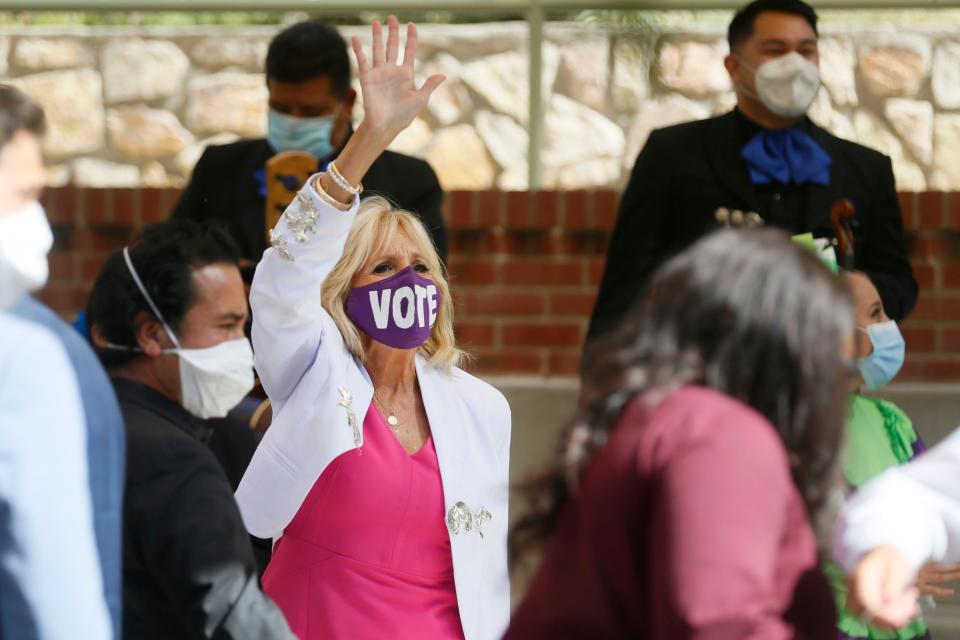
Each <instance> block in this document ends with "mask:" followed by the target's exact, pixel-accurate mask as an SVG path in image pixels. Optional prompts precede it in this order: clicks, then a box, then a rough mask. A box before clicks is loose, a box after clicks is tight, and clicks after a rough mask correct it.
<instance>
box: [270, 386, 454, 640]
mask: <svg viewBox="0 0 960 640" xmlns="http://www.w3.org/2000/svg"><path fill="white" fill-rule="evenodd" d="M363 435H364V442H363V447H362V448H361V449H360V450H355V449H351V450H350V451H347V452H346V453H344V454H342V455H340V456H339V457H338V458H336V459H335V460H333V461H332V462H331V463H330V464H329V465H328V466H327V468H326V469H325V470H324V471H323V473H322V474H321V475H320V477H319V478H318V479H317V481H316V483H315V484H314V485H313V488H312V489H311V490H310V493H309V494H307V498H306V500H304V502H303V504H302V505H301V506H300V510H299V511H298V512H297V515H296V516H295V517H294V518H293V521H292V522H291V523H290V525H289V526H287V528H286V530H285V531H284V533H283V537H282V538H281V539H280V541H279V543H277V546H276V548H275V549H274V553H273V559H272V560H271V561H270V565H269V566H268V567H267V571H266V573H265V574H264V576H263V588H264V591H266V592H267V594H268V595H269V596H270V597H271V598H273V600H274V601H275V602H276V603H277V605H278V606H279V607H280V609H281V610H282V611H283V613H284V615H285V616H286V619H287V622H288V623H289V624H290V628H291V629H292V630H293V632H294V633H295V634H296V635H297V637H298V638H300V640H316V639H320V638H323V639H324V640H330V639H333V640H336V639H338V638H357V639H362V638H376V639H378V640H379V639H383V638H431V639H437V640H450V639H454V638H456V639H462V638H463V630H462V629H461V625H460V612H459V609H458V607H457V594H456V589H455V588H454V582H453V557H452V555H451V552H450V538H449V536H448V534H447V528H446V524H445V521H444V499H443V487H442V485H441V483H440V468H439V466H438V464H437V451H436V449H435V448H434V445H433V438H432V437H431V438H429V439H428V440H427V442H426V444H425V445H424V446H423V447H422V448H421V449H420V450H419V451H418V452H417V453H415V454H413V455H409V454H408V453H407V452H406V450H405V449H404V448H403V445H401V444H400V441H399V440H397V438H396V437H395V436H394V435H393V432H392V431H391V430H390V427H389V426H387V423H386V421H385V420H384V419H383V417H382V416H381V415H380V413H379V411H377V410H376V408H375V407H374V406H373V404H371V405H370V407H369V409H368V410H367V415H366V417H365V418H364V421H363Z"/></svg>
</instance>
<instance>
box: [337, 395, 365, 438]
mask: <svg viewBox="0 0 960 640" xmlns="http://www.w3.org/2000/svg"><path fill="white" fill-rule="evenodd" d="M337 391H339V392H340V401H339V402H338V403H337V404H339V405H340V406H341V407H343V408H344V409H346V410H347V426H348V427H350V428H351V429H353V446H355V447H356V448H357V449H359V448H360V444H361V438H360V428H359V427H358V426H357V416H356V415H354V413H353V396H352V395H350V392H349V391H347V389H346V388H345V387H342V386H341V387H337Z"/></svg>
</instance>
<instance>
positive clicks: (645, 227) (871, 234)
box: [588, 111, 917, 340]
mask: <svg viewBox="0 0 960 640" xmlns="http://www.w3.org/2000/svg"><path fill="white" fill-rule="evenodd" d="M742 120H743V116H741V115H740V114H739V113H738V112H737V111H733V112H731V113H728V114H726V115H722V116H719V117H716V118H709V119H707V120H699V121H696V122H688V123H685V124H680V125H676V126H673V127H668V128H665V129H660V130H657V131H654V132H653V133H651V134H650V138H649V139H648V140H647V143H646V145H645V146H644V148H643V150H642V151H641V152H640V155H639V156H638V157H637V162H636V164H635V165H634V168H633V174H632V175H631V177H630V182H629V184H628V185H627V188H626V191H624V193H623V197H622V199H621V202H620V211H619V215H618V217H617V223H616V227H615V228H614V231H613V235H612V237H611V240H610V249H609V252H608V255H607V264H606V268H605V270H604V274H603V280H602V282H601V284H600V291H599V294H598V296H597V303H596V307H595V309H594V312H593V317H592V319H591V322H590V330H589V332H588V340H592V339H593V338H595V337H597V336H599V335H601V334H603V333H605V332H607V331H608V330H610V329H613V328H614V327H615V326H616V325H617V324H618V323H619V321H620V320H621V319H622V318H623V316H624V315H625V314H626V313H627V311H628V310H629V309H630V308H631V307H632V306H633V305H634V303H635V302H636V301H637V300H638V298H639V297H640V296H641V294H642V291H643V289H644V287H645V285H646V283H647V281H648V280H649V278H650V277H651V276H652V275H653V272H654V271H655V270H656V269H657V268H658V267H659V266H660V265H661V264H662V263H663V262H665V261H666V260H667V259H668V258H670V257H671V256H673V255H675V254H676V253H678V252H679V251H681V250H683V249H684V248H686V247H687V246H688V245H690V244H691V243H693V242H694V241H695V240H697V239H698V238H700V237H701V236H703V235H704V234H706V233H709V232H710V231H712V230H714V229H716V228H717V227H718V223H717V222H716V219H715V213H716V210H717V208H718V207H727V208H729V209H740V210H743V211H756V212H757V213H759V214H760V215H761V216H764V217H765V218H768V219H769V217H768V215H767V214H768V211H766V209H767V204H768V203H769V200H767V199H765V198H762V197H760V196H759V194H758V192H757V189H756V188H755V187H754V185H753V184H752V183H751V181H750V177H749V173H748V171H747V164H746V161H744V160H743V159H742V158H741V157H740V150H741V149H742V148H743V145H744V144H745V143H746V139H745V137H744V131H743V127H742V124H741V121H742ZM804 126H805V129H806V130H807V131H809V133H810V135H811V137H812V138H813V139H814V140H815V141H816V142H817V143H818V144H819V145H820V146H821V147H822V148H823V149H824V151H826V152H827V154H828V155H829V156H830V157H831V159H832V161H833V162H832V164H831V166H830V184H829V185H828V186H826V187H823V186H820V185H816V184H809V185H805V186H803V187H794V188H795V189H800V190H802V194H801V195H802V197H803V200H802V206H803V213H802V215H801V219H800V222H799V224H798V225H797V226H798V227H799V228H794V229H788V231H790V232H791V233H801V232H806V231H812V232H814V234H815V235H817V236H832V235H833V232H832V228H831V225H830V209H831V208H832V206H833V204H834V203H835V202H836V201H837V200H839V199H841V198H848V199H850V200H851V201H852V202H853V204H854V207H855V208H856V219H857V223H856V224H857V226H856V229H855V232H854V235H855V240H856V247H857V256H856V267H857V268H858V269H860V270H862V271H865V272H866V273H867V274H869V276H870V278H871V279H872V280H873V282H874V284H875V285H876V287H877V290H878V291H879V292H880V297H881V299H882V300H883V304H884V307H885V309H886V312H887V315H889V316H890V317H891V318H894V319H897V320H899V319H902V318H904V317H906V316H907V314H909V313H910V310H911V309H912V308H913V305H914V303H915V302H916V299H917V283H916V281H915V280H914V279H913V271H912V269H911V268H910V262H909V260H908V259H907V252H906V247H905V244H904V238H903V223H902V220H901V218H900V204H899V201H898V200H897V193H896V189H895V186H894V180H893V167H892V165H891V163H890V159H889V158H888V157H886V156H884V155H882V154H881V153H878V152H877V151H874V150H872V149H868V148H866V147H863V146H861V145H858V144H855V143H853V142H849V141H847V140H842V139H840V138H837V137H836V136H833V135H831V134H830V133H828V132H827V131H825V130H824V129H821V128H820V127H817V126H816V125H814V124H813V123H812V122H809V121H807V122H806V123H805V125H804Z"/></svg>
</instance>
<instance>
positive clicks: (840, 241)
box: [830, 198, 857, 271]
mask: <svg viewBox="0 0 960 640" xmlns="http://www.w3.org/2000/svg"><path fill="white" fill-rule="evenodd" d="M856 215H857V212H856V209H855V208H854V206H853V203H852V202H850V201H849V200H847V199H846V198H843V199H841V200H837V201H836V202H835V203H834V204H833V208H832V209H830V224H831V226H833V233H834V235H836V248H837V263H838V264H839V265H840V268H841V269H844V270H847V271H850V270H852V269H853V268H854V263H855V255H856V250H855V249H856V248H855V245H854V239H853V221H854V219H855V218H856Z"/></svg>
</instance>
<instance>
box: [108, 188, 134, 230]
mask: <svg viewBox="0 0 960 640" xmlns="http://www.w3.org/2000/svg"><path fill="white" fill-rule="evenodd" d="M113 219H114V221H116V222H118V223H122V224H129V225H131V226H134V227H139V226H140V190H139V189H114V190H113Z"/></svg>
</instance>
